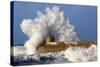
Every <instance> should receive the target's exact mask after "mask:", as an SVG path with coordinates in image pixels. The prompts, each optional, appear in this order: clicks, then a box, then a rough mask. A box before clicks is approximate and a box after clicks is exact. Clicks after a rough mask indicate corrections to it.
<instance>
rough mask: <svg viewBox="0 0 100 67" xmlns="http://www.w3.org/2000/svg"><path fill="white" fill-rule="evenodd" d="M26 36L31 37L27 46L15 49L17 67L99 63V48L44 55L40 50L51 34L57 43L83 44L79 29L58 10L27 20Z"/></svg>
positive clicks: (50, 9) (26, 43)
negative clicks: (78, 33)
mask: <svg viewBox="0 0 100 67" xmlns="http://www.w3.org/2000/svg"><path fill="white" fill-rule="evenodd" d="M20 27H21V30H22V32H24V34H26V36H28V37H29V40H27V41H26V42H25V44H24V46H13V47H12V49H13V51H12V52H13V53H12V56H11V58H12V59H13V65H30V64H33V65H36V64H55V63H70V62H87V61H96V60H97V46H96V45H94V44H92V45H91V46H90V47H89V48H83V47H69V48H68V49H66V50H65V51H60V52H48V53H42V52H41V53H40V52H38V51H37V47H38V46H39V44H41V43H42V42H43V41H44V40H45V39H46V37H47V36H48V35H49V34H51V35H53V36H54V38H55V41H56V42H59V41H64V42H65V41H79V37H78V36H77V32H76V31H75V26H74V25H73V24H71V23H70V20H69V17H67V18H65V17H64V12H63V11H62V10H60V8H59V7H58V6H53V7H52V8H49V7H47V8H46V9H45V10H44V12H41V11H37V16H36V18H34V19H24V20H23V21H22V23H21V24H20Z"/></svg>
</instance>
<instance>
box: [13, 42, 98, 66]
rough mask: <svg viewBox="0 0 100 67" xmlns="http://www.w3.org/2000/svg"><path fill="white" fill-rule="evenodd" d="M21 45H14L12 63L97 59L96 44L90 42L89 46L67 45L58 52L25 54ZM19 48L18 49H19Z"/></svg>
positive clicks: (24, 63) (48, 62)
mask: <svg viewBox="0 0 100 67" xmlns="http://www.w3.org/2000/svg"><path fill="white" fill-rule="evenodd" d="M23 48H24V47H23V46H19V47H15V48H14V49H15V50H14V54H13V56H12V58H13V65H31V64H33V65H36V64H55V63H57V64H58V63H70V62H88V61H96V60H97V46H96V45H94V44H92V45H91V46H90V47H89V48H83V47H69V48H68V49H66V50H65V51H60V52H48V53H42V52H36V53H35V54H32V55H27V54H25V49H23ZM19 49H20V50H19Z"/></svg>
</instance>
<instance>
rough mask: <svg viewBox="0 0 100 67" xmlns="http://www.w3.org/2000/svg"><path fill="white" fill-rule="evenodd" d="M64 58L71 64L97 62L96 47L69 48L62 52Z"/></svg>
mask: <svg viewBox="0 0 100 67" xmlns="http://www.w3.org/2000/svg"><path fill="white" fill-rule="evenodd" d="M64 55H65V58H67V59H68V60H69V61H71V62H86V61H96V60H97V47H96V45H91V46H90V47H89V48H82V47H69V48H68V49H66V50H65V52H64Z"/></svg>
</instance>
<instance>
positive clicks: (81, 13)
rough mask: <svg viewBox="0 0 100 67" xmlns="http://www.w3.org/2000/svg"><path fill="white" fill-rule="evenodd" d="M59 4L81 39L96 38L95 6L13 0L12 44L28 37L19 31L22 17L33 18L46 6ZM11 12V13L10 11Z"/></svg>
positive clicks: (90, 39)
mask: <svg viewBox="0 0 100 67" xmlns="http://www.w3.org/2000/svg"><path fill="white" fill-rule="evenodd" d="M55 5H57V6H59V7H60V9H61V10H63V11H64V16H65V17H69V18H70V22H71V24H74V25H75V31H77V33H78V36H79V38H80V40H81V41H96V40H97V7H96V6H86V5H72V4H50V3H36V2H21V1H20V2H18V1H16V2H14V5H13V8H14V10H13V11H14V13H13V16H12V17H13V20H14V21H13V22H12V23H13V39H14V44H24V43H25V41H27V40H28V37H27V36H26V35H25V34H24V33H23V32H22V31H21V28H20V24H21V22H22V21H23V19H34V18H35V17H36V16H37V11H38V10H39V11H44V9H45V8H46V7H52V6H55ZM11 14H12V13H11Z"/></svg>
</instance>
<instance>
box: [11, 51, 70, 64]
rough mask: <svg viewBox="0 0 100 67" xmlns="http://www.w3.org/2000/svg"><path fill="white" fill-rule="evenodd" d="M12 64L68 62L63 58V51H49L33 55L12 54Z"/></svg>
mask: <svg viewBox="0 0 100 67" xmlns="http://www.w3.org/2000/svg"><path fill="white" fill-rule="evenodd" d="M13 60H14V63H13V64H14V65H30V64H33V65H36V64H55V63H68V62H69V61H68V60H67V59H65V58H64V51H61V52H49V53H35V54H33V55H17V56H13Z"/></svg>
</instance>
